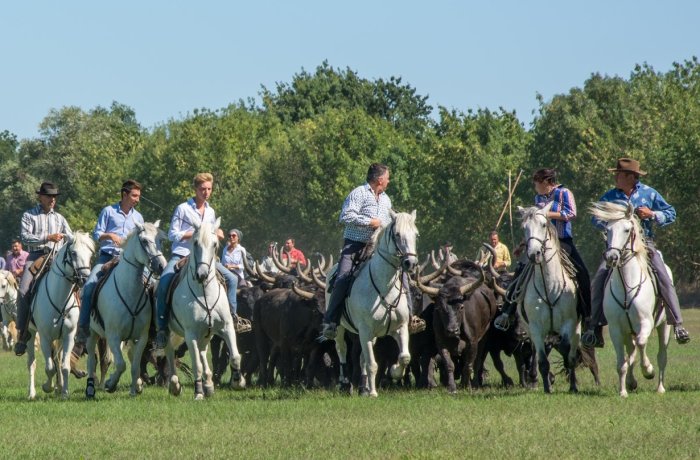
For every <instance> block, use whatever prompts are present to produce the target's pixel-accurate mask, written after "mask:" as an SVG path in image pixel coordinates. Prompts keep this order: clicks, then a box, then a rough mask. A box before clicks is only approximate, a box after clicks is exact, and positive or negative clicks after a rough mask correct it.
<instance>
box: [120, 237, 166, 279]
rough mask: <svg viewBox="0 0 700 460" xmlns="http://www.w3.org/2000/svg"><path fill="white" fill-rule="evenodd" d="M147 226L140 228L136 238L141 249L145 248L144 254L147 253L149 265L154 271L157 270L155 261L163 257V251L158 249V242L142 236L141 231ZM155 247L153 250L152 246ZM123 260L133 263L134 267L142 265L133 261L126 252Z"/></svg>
mask: <svg viewBox="0 0 700 460" xmlns="http://www.w3.org/2000/svg"><path fill="white" fill-rule="evenodd" d="M145 231H146V228H145V227H144V228H142V229H141V230H139V232H138V234H136V235H135V236H136V238H137V239H138V241H139V245H140V246H141V249H142V250H143V252H144V254H146V257H147V258H148V267H149V268H150V270H151V272H154V271H155V270H156V264H155V262H156V261H157V260H158V258H159V257H163V253H162V252H161V251H160V249H158V245H157V244H156V242H155V241H153V242H151V241H150V240H148V239H147V238H141V233H143V232H145ZM152 246H153V247H154V248H155V251H152V250H151V247H152ZM122 260H124V261H125V262H126V263H128V264H129V265H131V266H132V267H134V268H137V269H138V268H140V267H141V266H140V265H139V264H137V263H136V262H132V261H131V260H129V259H128V258H127V257H126V254H125V255H123V256H122Z"/></svg>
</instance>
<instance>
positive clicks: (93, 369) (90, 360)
mask: <svg viewBox="0 0 700 460" xmlns="http://www.w3.org/2000/svg"><path fill="white" fill-rule="evenodd" d="M96 341H97V336H96V335H95V334H94V333H91V334H90V337H88V339H87V343H86V344H85V346H86V348H85V349H86V350H87V356H88V357H87V373H88V378H87V382H86V383H85V397H86V398H87V399H93V398H94V397H95V377H96V374H97V355H96V354H95V345H96Z"/></svg>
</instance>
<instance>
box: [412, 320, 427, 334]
mask: <svg viewBox="0 0 700 460" xmlns="http://www.w3.org/2000/svg"><path fill="white" fill-rule="evenodd" d="M424 330H425V320H424V319H423V318H419V317H418V316H411V319H410V320H409V321H408V333H409V334H418V333H419V332H423V331H424Z"/></svg>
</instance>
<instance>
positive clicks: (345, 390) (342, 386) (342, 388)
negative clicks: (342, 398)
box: [340, 382, 352, 396]
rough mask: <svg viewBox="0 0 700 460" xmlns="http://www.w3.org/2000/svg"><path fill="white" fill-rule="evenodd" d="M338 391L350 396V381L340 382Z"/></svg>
mask: <svg viewBox="0 0 700 460" xmlns="http://www.w3.org/2000/svg"><path fill="white" fill-rule="evenodd" d="M340 392H341V393H345V394H346V395H348V396H352V383H350V382H343V383H341V384H340Z"/></svg>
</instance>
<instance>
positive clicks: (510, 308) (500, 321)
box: [493, 300, 518, 331]
mask: <svg viewBox="0 0 700 460" xmlns="http://www.w3.org/2000/svg"><path fill="white" fill-rule="evenodd" d="M517 306H518V305H517V303H515V302H508V301H507V300H506V301H504V302H503V307H501V314H500V315H498V316H497V317H496V319H495V320H494V321H493V325H494V326H495V327H496V329H498V330H500V331H507V330H508V329H510V326H511V325H512V324H513V323H514V321H515V313H516V311H517V309H518V308H517Z"/></svg>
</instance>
